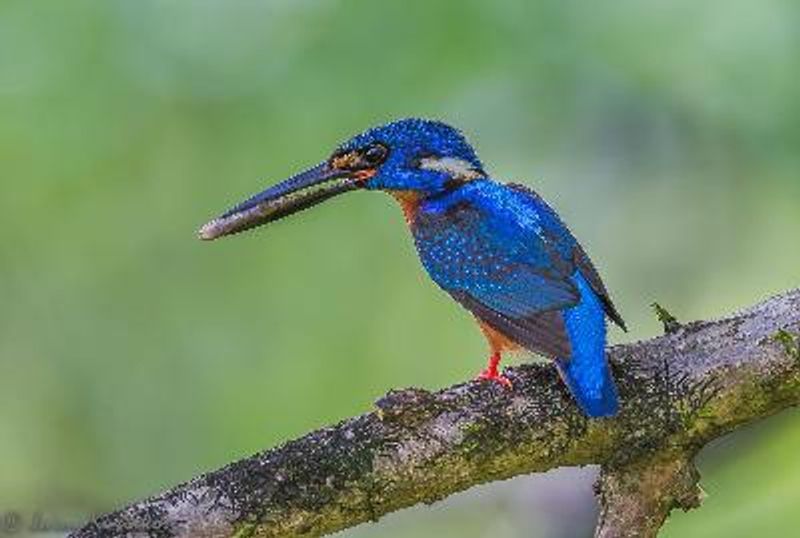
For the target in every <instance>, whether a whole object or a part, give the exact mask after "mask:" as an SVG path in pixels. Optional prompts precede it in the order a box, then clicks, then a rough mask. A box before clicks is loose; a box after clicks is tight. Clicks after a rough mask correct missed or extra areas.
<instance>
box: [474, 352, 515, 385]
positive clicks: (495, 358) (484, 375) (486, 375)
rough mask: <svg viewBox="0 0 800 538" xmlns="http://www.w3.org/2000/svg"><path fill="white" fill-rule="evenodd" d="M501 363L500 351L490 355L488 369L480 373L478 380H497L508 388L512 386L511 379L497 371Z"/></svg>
mask: <svg viewBox="0 0 800 538" xmlns="http://www.w3.org/2000/svg"><path fill="white" fill-rule="evenodd" d="M499 364H500V353H492V356H491V357H489V364H487V365H486V370H484V371H483V372H481V373H480V374H478V377H476V378H475V379H476V380H478V381H495V382H496V383H500V384H501V385H503V386H504V387H506V388H507V389H510V388H512V385H511V380H510V379H509V378H507V377H506V376H504V375H503V374H501V373H500V372H498V371H497V367H498V365H499Z"/></svg>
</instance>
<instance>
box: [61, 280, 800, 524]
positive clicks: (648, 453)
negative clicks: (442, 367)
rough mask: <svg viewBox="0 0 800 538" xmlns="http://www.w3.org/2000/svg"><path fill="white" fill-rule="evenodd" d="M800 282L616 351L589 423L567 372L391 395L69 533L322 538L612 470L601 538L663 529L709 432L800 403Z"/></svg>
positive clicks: (606, 480)
mask: <svg viewBox="0 0 800 538" xmlns="http://www.w3.org/2000/svg"><path fill="white" fill-rule="evenodd" d="M798 333H800V290H795V291H792V292H789V293H786V294H784V295H782V296H779V297H775V298H772V299H770V300H768V301H766V302H764V303H762V304H760V305H758V306H755V307H754V308H751V309H749V310H747V311H744V312H741V313H739V314H736V315H734V316H733V317H730V318H728V319H724V320H720V321H710V322H695V323H688V324H685V325H680V326H678V327H675V330H674V332H670V333H669V334H666V335H664V336H660V337H658V338H653V339H652V340H648V341H644V342H638V343H633V344H626V345H621V346H616V347H614V348H611V350H610V357H611V359H612V364H613V367H614V371H615V375H616V377H617V379H618V381H619V386H620V393H621V397H622V401H623V408H622V411H621V413H620V415H619V416H617V417H616V418H614V419H609V420H587V419H586V418H584V417H583V416H582V415H581V414H580V413H579V412H578V410H577V408H576V406H575V405H574V404H573V402H572V400H571V399H570V397H569V395H568V394H567V392H566V390H565V389H564V387H563V385H562V383H561V382H560V380H559V378H558V374H557V373H556V371H555V369H554V368H552V367H551V366H549V365H524V366H521V367H518V368H514V369H510V370H508V372H507V375H508V376H509V377H510V378H511V379H512V380H513V382H514V389H513V390H504V389H502V388H501V387H499V386H496V385H494V384H489V383H474V382H471V383H466V384H461V385H456V386H453V387H450V388H448V389H445V390H442V391H439V392H435V393H431V392H427V391H424V390H419V389H407V390H399V391H393V392H390V393H389V394H387V395H386V396H385V397H383V398H381V399H380V400H378V402H377V404H376V405H377V409H376V410H374V411H372V412H369V413H366V414H364V415H361V416H358V417H355V418H352V419H349V420H346V421H344V422H341V423H340V424H337V425H335V426H331V427H328V428H323V429H321V430H318V431H316V432H312V433H309V434H308V435H306V436H304V437H302V438H300V439H297V440H295V441H292V442H289V443H287V444H285V445H283V446H280V447H278V448H274V449H271V450H267V451H265V452H262V453H260V454H257V455H255V456H252V457H250V458H246V459H243V460H241V461H238V462H236V463H232V464H230V465H228V466H227V467H224V468H222V469H220V470H218V471H213V472H211V473H208V474H206V475H203V476H200V477H198V478H195V479H194V480H191V481H190V482H187V483H185V484H182V485H179V486H177V487H175V488H173V489H171V490H169V491H167V492H165V493H162V494H160V495H158V496H155V497H153V498H150V499H147V500H145V501H141V502H138V503H135V504H133V505H131V506H129V507H127V508H123V509H121V510H119V511H118V512H114V513H111V514H108V515H106V516H103V517H101V518H99V519H98V520H96V521H94V522H92V523H90V524H88V525H86V526H85V527H84V528H82V529H79V530H77V531H75V532H74V533H72V534H71V535H70V536H72V537H73V538H89V537H109V536H153V537H165V538H166V537H177V536H180V537H190V536H191V537H212V536H213V537H233V536H236V537H245V536H259V537H284V536H297V535H303V536H320V535H323V534H328V533H332V532H335V531H337V530H340V529H345V528H348V527H352V526H355V525H358V524H359V523H363V522H366V521H376V520H377V519H378V518H379V517H381V516H382V515H384V514H387V513H389V512H393V511H395V510H399V509H401V508H404V507H407V506H411V505H414V504H417V503H420V502H425V503H432V502H435V501H437V500H439V499H442V498H444V497H447V496H448V495H451V494H453V493H455V492H458V491H462V490H465V489H467V488H469V487H471V486H474V485H476V484H481V483H484V482H490V481H493V480H499V479H504V478H509V477H512V476H516V475H520V474H526V473H532V472H541V471H546V470H548V469H553V468H555V467H561V466H571V465H587V464H599V465H601V469H602V470H601V476H600V478H599V480H598V484H597V492H598V499H599V502H600V505H601V518H600V522H599V524H598V529H597V536H598V537H602V538H616V537H624V536H637V537H638V536H643V537H648V536H655V534H656V533H657V532H658V529H659V528H660V526H661V524H662V523H663V522H664V520H665V518H666V517H667V516H668V514H669V512H670V511H671V510H672V509H673V508H675V507H680V508H683V509H689V508H694V507H696V506H698V505H699V504H700V501H701V499H702V492H701V490H700V489H699V486H698V473H697V470H696V469H695V467H694V465H693V464H692V459H693V457H694V455H695V454H696V453H697V451H698V450H699V449H700V448H702V447H703V446H704V445H706V444H707V443H708V442H709V441H711V440H712V439H715V438H717V437H719V436H721V435H725V434H726V433H728V432H730V431H732V430H734V429H736V428H738V427H740V426H742V425H743V424H746V423H749V422H752V421H755V420H758V419H761V418H764V417H766V416H769V415H772V414H774V413H777V412H779V411H781V410H782V409H785V408H787V407H789V406H794V405H797V404H798V403H800V360H798V354H797V349H798V348H797V344H796V337H791V336H787V335H791V334H798Z"/></svg>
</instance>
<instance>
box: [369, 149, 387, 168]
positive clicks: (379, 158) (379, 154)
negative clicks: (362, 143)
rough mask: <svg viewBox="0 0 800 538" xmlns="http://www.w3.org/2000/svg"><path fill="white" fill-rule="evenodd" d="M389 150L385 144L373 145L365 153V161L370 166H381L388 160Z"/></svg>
mask: <svg viewBox="0 0 800 538" xmlns="http://www.w3.org/2000/svg"><path fill="white" fill-rule="evenodd" d="M388 153H389V150H388V148H387V147H386V146H384V145H383V144H373V145H371V146H369V147H368V148H367V149H366V151H364V161H365V162H366V163H367V164H369V165H372V166H374V165H376V164H380V163H382V162H383V161H384V159H386V155H387V154H388Z"/></svg>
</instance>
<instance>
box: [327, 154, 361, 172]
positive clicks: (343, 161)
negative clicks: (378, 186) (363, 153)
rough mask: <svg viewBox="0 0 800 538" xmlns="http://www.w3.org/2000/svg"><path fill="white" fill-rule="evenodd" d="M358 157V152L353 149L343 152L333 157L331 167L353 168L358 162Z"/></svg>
mask: <svg viewBox="0 0 800 538" xmlns="http://www.w3.org/2000/svg"><path fill="white" fill-rule="evenodd" d="M359 160H360V157H359V156H358V153H357V152H355V151H351V152H350V153H345V154H344V155H340V156H338V157H336V158H335V159H333V162H332V164H333V167H334V168H339V169H345V170H346V169H348V168H355V167H356V165H357V164H358V163H359Z"/></svg>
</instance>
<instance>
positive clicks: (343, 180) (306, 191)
mask: <svg viewBox="0 0 800 538" xmlns="http://www.w3.org/2000/svg"><path fill="white" fill-rule="evenodd" d="M363 184H364V182H363V178H361V177H359V175H358V174H357V173H355V174H354V173H353V172H352V171H346V170H339V169H336V168H333V167H331V166H330V165H329V164H328V163H327V162H324V163H322V164H319V165H317V166H315V167H314V168H310V169H309V170H306V171H305V172H301V173H299V174H297V175H296V176H292V177H290V178H289V179H287V180H286V181H283V182H281V183H278V184H277V185H275V186H273V187H270V188H268V189H267V190H265V191H264V192H261V193H259V194H256V195H255V196H253V197H252V198H250V199H248V200H245V201H244V202H242V203H241V204H239V205H237V206H236V207H234V208H233V209H231V210H229V211H228V212H227V213H224V214H223V215H221V216H219V217H217V218H215V219H214V220H212V221H210V222H208V223H207V224H205V225H204V226H203V227H202V228H200V231H199V232H198V235H199V237H200V239H204V240H207V241H208V240H212V239H216V238H218V237H222V236H225V235H232V234H236V233H239V232H243V231H245V230H249V229H250V228H255V227H256V226H261V225H262V224H267V223H268V222H272V221H275V220H278V219H282V218H283V217H286V216H288V215H291V214H292V213H297V212H298V211H302V210H303V209H308V208H309V207H312V206H315V205H317V204H319V203H322V202H324V201H325V200H327V199H329V198H332V197H334V196H336V195H337V194H342V193H344V192H347V191H352V190H355V189H358V188H360V187H362V186H363Z"/></svg>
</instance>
